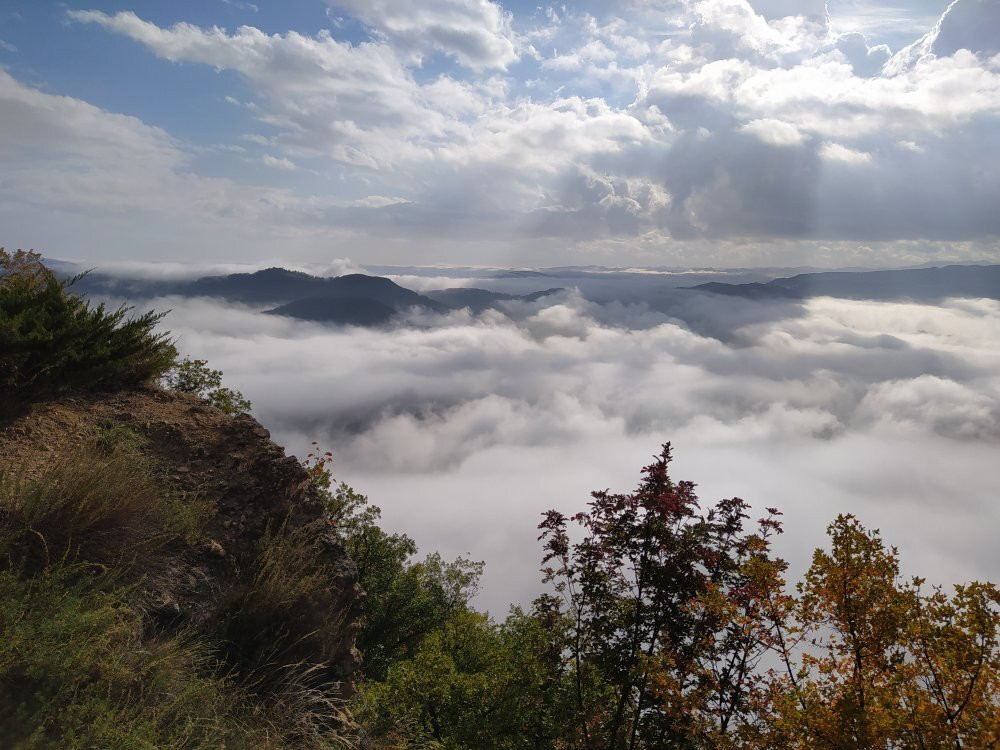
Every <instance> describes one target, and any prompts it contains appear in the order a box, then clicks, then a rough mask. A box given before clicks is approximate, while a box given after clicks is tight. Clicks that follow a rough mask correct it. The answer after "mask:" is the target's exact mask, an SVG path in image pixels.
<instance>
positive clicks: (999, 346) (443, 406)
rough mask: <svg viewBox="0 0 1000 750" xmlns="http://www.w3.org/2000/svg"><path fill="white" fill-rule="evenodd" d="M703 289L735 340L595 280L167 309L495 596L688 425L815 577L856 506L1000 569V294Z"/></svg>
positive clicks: (715, 473)
mask: <svg viewBox="0 0 1000 750" xmlns="http://www.w3.org/2000/svg"><path fill="white" fill-rule="evenodd" d="M477 283H479V282H477ZM696 298H697V299H700V300H701V301H702V306H701V309H700V310H698V311H697V312H693V313H692V312H691V308H692V307H695V306H696V305H695V303H694V302H693V299H694V298H691V299H685V300H684V301H683V303H682V304H679V305H678V308H677V309H678V310H680V311H685V312H686V313H687V314H688V315H689V317H692V319H699V320H698V321H697V322H696V323H695V325H696V326H697V328H698V329H701V330H708V329H711V328H713V327H714V328H717V329H729V330H730V336H729V338H728V342H727V341H724V340H720V339H718V338H713V337H711V336H707V335H702V334H700V333H697V332H696V329H695V325H692V324H691V323H683V322H681V321H680V320H679V319H678V318H676V317H673V316H671V315H670V314H669V313H666V314H665V313H662V312H657V311H655V310H652V309H650V308H649V306H648V305H646V304H642V303H640V304H635V305H620V304H619V305H606V306H601V305H595V304H593V303H592V302H588V301H587V300H586V299H585V298H583V296H581V295H580V294H578V293H575V292H569V293H567V294H564V295H563V296H560V297H557V298H555V299H553V300H551V302H552V304H544V303H542V304H533V305H525V306H514V307H511V308H510V309H509V310H508V313H507V314H504V313H501V312H496V311H493V312H489V313H486V314H484V315H482V316H479V317H473V316H469V315H467V314H462V313H455V314H451V315H449V316H446V317H427V318H423V319H421V321H420V323H421V325H420V327H409V326H404V327H400V328H396V329H392V330H361V329H350V328H347V329H331V328H324V327H321V326H318V325H314V324H308V323H302V322H296V321H292V320H288V319H283V318H274V317H270V316H261V315H259V314H257V313H255V312H253V311H250V310H246V309H244V308H239V307H231V306H226V307H224V306H220V305H218V304H217V303H214V302H209V301H199V300H185V301H184V303H183V304H181V303H180V301H176V300H161V301H159V302H157V303H156V306H157V307H160V308H166V307H170V308H172V309H173V310H174V312H172V313H171V314H170V316H169V317H168V319H167V321H166V325H167V326H168V327H169V328H170V329H171V330H172V331H173V332H174V333H175V334H178V335H179V336H180V343H179V346H180V348H181V349H182V351H184V352H185V353H188V354H191V355H193V356H201V357H208V358H209V359H210V361H211V362H212V365H213V366H215V367H219V368H221V369H222V370H223V371H224V372H225V373H226V380H227V382H228V383H229V384H231V385H232V386H234V387H237V388H239V389H241V390H242V391H244V392H245V393H246V395H247V396H248V397H250V399H251V400H252V401H253V402H254V405H255V414H256V415H257V416H258V417H259V418H260V419H261V420H262V421H263V422H264V423H265V424H266V425H267V426H268V427H269V428H270V429H271V430H272V433H273V434H274V435H275V437H276V439H278V440H279V441H280V442H283V443H285V444H287V445H288V446H289V447H290V448H291V450H292V451H293V452H294V451H303V450H305V449H306V448H307V447H308V446H309V445H310V442H311V441H312V440H318V441H320V442H321V444H323V445H324V447H325V448H329V449H332V450H333V451H334V453H335V456H336V462H337V463H336V464H335V469H336V473H337V475H338V477H340V478H343V479H345V480H347V481H349V482H351V483H352V484H354V485H356V486H357V487H358V489H360V490H362V491H365V492H368V493H370V495H371V496H372V500H373V501H374V502H376V503H377V504H379V505H381V506H382V507H383V508H384V509H385V517H386V519H387V521H388V523H389V524H390V525H391V526H392V527H393V528H395V529H400V530H406V531H407V532H409V533H412V534H415V536H416V538H417V540H418V542H419V543H420V544H421V545H422V547H424V548H425V549H428V550H430V549H436V548H439V549H442V550H443V551H444V552H446V553H448V554H458V553H462V552H471V553H472V554H473V555H474V556H477V557H478V556H483V557H485V558H486V560H487V563H488V569H487V570H488V573H487V579H486V582H487V586H486V595H485V596H486V598H485V600H484V601H485V603H486V604H487V605H488V606H490V607H491V608H492V609H493V610H494V611H496V612H500V611H502V610H503V609H504V607H505V603H506V602H507V601H509V600H510V599H511V598H515V599H518V600H520V601H526V600H527V599H529V598H530V596H531V595H532V594H533V593H534V592H535V591H536V590H537V580H538V578H537V575H536V570H537V560H538V550H537V549H536V547H535V541H534V540H535V534H534V533H533V530H534V525H535V524H536V523H537V519H538V514H539V513H540V512H541V511H542V510H545V509H546V508H548V507H552V506H557V507H560V508H561V509H563V510H565V511H573V510H578V509H580V508H581V507H582V504H583V503H584V502H585V501H586V498H587V493H588V492H589V491H590V490H592V489H597V488H602V487H612V488H614V489H628V488H630V487H631V486H633V485H634V483H635V481H636V479H637V471H638V468H639V467H640V466H641V465H642V464H643V462H644V457H646V456H648V455H649V454H650V453H652V452H653V451H655V449H656V448H657V446H658V444H659V443H660V442H661V441H663V440H667V439H670V440H673V441H674V444H675V449H676V454H677V456H678V464H677V476H678V477H684V478H690V479H693V480H695V481H697V482H699V483H700V488H701V494H702V497H704V498H706V499H717V498H719V497H723V496H731V495H740V496H742V497H745V498H747V499H748V500H750V501H751V502H753V503H754V504H755V505H756V506H757V507H763V506H765V505H777V506H778V507H780V508H782V510H784V511H785V514H786V516H785V518H786V521H787V524H788V529H789V532H790V533H789V534H787V535H785V539H786V542H785V544H784V546H783V548H782V552H783V553H784V554H786V555H788V556H789V558H790V559H791V560H792V563H793V570H794V571H795V572H796V574H797V573H799V572H801V570H803V569H804V568H805V566H806V565H807V564H808V558H809V553H810V551H811V549H812V547H813V546H815V545H818V544H820V543H822V533H823V528H824V526H825V524H826V523H828V522H829V521H830V520H831V519H832V517H833V516H834V515H835V514H836V513H837V512H853V513H856V514H858V515H859V516H860V517H861V518H862V519H863V520H864V521H865V522H867V523H869V524H871V525H872V526H881V527H882V528H883V529H884V530H885V531H886V532H887V534H889V535H890V541H892V542H893V543H898V544H900V545H901V546H902V547H903V554H904V560H905V561H906V562H907V563H908V564H909V565H910V566H912V567H911V568H910V570H912V571H913V572H914V573H921V574H929V575H931V577H932V578H934V577H935V576H940V577H941V580H952V579H953V580H962V579H965V578H970V577H974V576H980V577H983V576H989V575H990V574H991V572H992V571H991V569H990V565H991V559H992V555H993V547H994V540H993V539H992V537H991V535H990V534H989V533H987V532H986V530H987V529H992V528H995V526H996V523H997V522H998V521H1000V516H998V515H997V513H998V511H997V508H996V506H995V503H994V502H993V498H994V494H995V492H994V490H995V484H996V480H997V475H996V469H995V453H996V450H997V448H998V443H1000V431H998V429H997V425H998V424H1000V397H998V394H1000V388H998V386H1000V381H998V379H997V376H996V373H997V372H998V371H1000V356H998V354H997V353H998V352H1000V340H998V338H997V337H998V332H1000V325H998V323H1000V305H998V303H996V302H995V301H987V300H954V301H950V302H948V303H946V304H944V305H941V306H937V307H935V306H926V305H916V304H902V303H875V302H853V301H845V300H833V299H816V300H811V301H809V302H808V303H806V304H805V306H804V307H797V306H791V307H789V306H784V305H771V304H770V303H752V302H747V301H744V300H724V299H721V298H717V297H714V296H710V295H697V297H696ZM275 383H281V384H282V387H280V388H275V387H274V384H275ZM963 532H964V533H963Z"/></svg>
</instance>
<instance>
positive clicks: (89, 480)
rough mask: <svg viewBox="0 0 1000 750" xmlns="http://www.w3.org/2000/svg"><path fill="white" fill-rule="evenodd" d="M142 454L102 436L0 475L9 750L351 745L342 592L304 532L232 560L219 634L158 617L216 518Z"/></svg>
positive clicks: (113, 429) (130, 441)
mask: <svg viewBox="0 0 1000 750" xmlns="http://www.w3.org/2000/svg"><path fill="white" fill-rule="evenodd" d="M145 449H146V445H145V442H144V439H143V438H142V436H140V435H138V434H137V433H135V432H134V431H132V430H130V429H128V428H126V427H123V426H120V425H112V424H105V425H101V426H99V428H98V430H97V433H96V435H95V436H94V439H93V440H91V441H89V442H88V443H87V444H86V445H85V446H83V447H82V448H81V449H80V450H78V451H77V452H76V453H74V454H72V455H70V456H67V457H66V458H63V459H60V460H56V461H53V462H52V463H51V464H50V465H49V466H47V467H44V470H43V471H42V472H41V473H38V474H35V475H29V473H28V472H26V471H6V472H0V747H3V748H12V749H15V750H28V749H29V748H30V749H34V748H68V749H70V750H75V749H77V748H79V749H80V750H83V749H84V748H97V747H99V748H109V749H116V748H121V749H122V750H125V749H126V748H128V749H131V748H178V749H180V748H185V749H187V748H205V749H206V750H207V749H208V748H212V749H213V750H216V749H217V748H237V749H238V748H248V749H249V748H262V749H263V750H268V749H269V748H274V749H278V748H292V747H294V748H304V749H306V750H314V749H319V748H339V747H346V746H347V745H346V744H344V743H343V741H342V740H341V738H340V732H341V728H342V726H343V723H344V722H343V719H344V716H343V713H342V702H341V701H340V700H338V699H336V698H335V697H334V696H335V695H336V692H335V691H334V690H333V689H332V688H333V687H334V686H332V685H330V684H329V674H330V670H329V661H330V659H331V658H332V657H333V655H334V654H335V653H338V650H337V649H338V648H339V645H340V643H339V640H338V639H342V638H344V637H345V629H344V623H343V612H341V610H340V609H338V606H339V603H338V602H337V601H336V595H337V592H338V591H339V589H336V587H333V586H332V585H331V584H332V582H331V575H332V571H330V570H329V569H328V567H327V566H326V565H324V564H323V563H322V562H320V561H321V559H322V555H321V553H320V552H319V551H318V550H317V548H316V547H315V546H313V544H312V543H310V542H309V541H308V539H306V537H305V536H303V535H301V534H300V533H297V532H290V531H288V530H286V529H285V528H284V527H282V528H281V529H279V530H278V531H277V532H275V533H273V534H269V535H267V537H266V538H265V539H263V540H262V541H261V543H260V545H259V547H258V549H257V550H256V553H255V555H254V556H253V557H252V558H251V559H248V560H241V561H234V562H235V563H236V568H235V569H234V572H233V575H235V576H236V579H235V582H232V581H231V582H230V584H227V585H228V586H230V591H231V601H230V604H231V606H229V607H228V609H227V608H224V609H223V612H222V617H221V619H220V621H219V623H218V628H217V629H214V630H212V631H211V632H199V633H195V632H193V631H191V630H188V629H185V626H184V625H183V624H182V623H183V620H181V621H179V623H181V624H178V623H174V624H172V625H168V626H165V625H163V623H162V622H160V621H158V620H156V618H155V616H154V615H148V614H147V612H146V606H145V605H146V600H147V598H148V597H147V596H146V595H145V591H146V590H148V586H149V584H150V582H151V581H155V580H156V578H157V576H160V575H163V574H164V573H165V571H166V570H167V569H168V568H169V567H170V565H171V564H175V563H176V561H177V560H178V559H181V558H182V556H183V554H184V549H191V548H195V547H197V542H198V541H199V540H200V539H203V538H204V535H205V526H206V523H207V521H208V520H209V517H210V514H211V513H212V508H211V506H210V505H209V504H208V503H206V502H204V501H203V500H199V499H198V498H191V497H183V496H178V495H176V494H175V493H172V492H170V491H165V490H164V485H163V484H162V483H161V482H159V481H158V480H157V467H156V466H154V465H152V464H151V463H150V462H149V461H148V459H146V458H145V455H147V454H146V450H145ZM186 545H190V546H186ZM240 571H242V572H240Z"/></svg>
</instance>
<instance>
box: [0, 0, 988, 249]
mask: <svg viewBox="0 0 1000 750" xmlns="http://www.w3.org/2000/svg"><path fill="white" fill-rule="evenodd" d="M997 39H1000V2H998V0H956V2H954V3H952V5H951V6H949V5H948V4H947V3H946V2H937V1H931V0H920V1H919V2H913V1H909V2H899V1H898V0H897V1H896V2H883V3H868V2H860V0H831V2H829V3H828V4H827V3H824V2H823V1H822V0H794V1H793V0H634V1H632V2H610V1H608V0H590V1H589V2H582V3H573V4H538V3H525V2H519V3H505V4H504V5H503V6H502V7H501V6H500V5H498V4H495V3H492V2H489V0H424V1H422V2H414V1H413V0H328V2H323V1H322V0H315V1H313V0H302V1H301V2H295V3H282V2H266V1H265V0H261V1H260V2H257V3H249V2H246V1H245V0H228V1H227V0H210V1H205V2H171V3H127V2H96V1H95V2H73V3H47V2H16V1H15V2H8V3H6V4H5V5H4V7H3V9H2V10H0V168H2V173H0V244H4V245H7V246H9V247H16V246H32V247H36V248H38V249H40V250H42V251H43V252H45V253H46V254H49V255H52V256H58V257H68V258H78V259H83V260H107V259H139V260H206V259H211V260H213V261H227V262H232V261H236V262H251V263H253V262H258V261H259V262H265V261H274V260H277V261H280V260H288V261H300V262H301V261H314V262H315V261H323V260H327V259H330V258H334V257H345V256H349V257H351V258H352V259H353V260H355V261H356V262H361V263H366V262H367V263H400V264H421V263H425V264H426V263H450V264H470V265H524V266H543V265H553V264H589V263H599V264H605V265H618V266H632V265H646V266H663V265H666V266H685V265H715V266H749V265H820V266H831V267H833V266H848V265H871V266H880V265H906V264H910V263H921V262H927V261H938V260H939V261H949V260H970V259H986V260H994V261H996V260H1000V250H998V243H997V237H998V235H1000V218H998V214H997V212H996V211H995V208H994V207H995V206H996V205H997V204H998V203H1000V136H998V133H1000V127H998V118H1000V56H998V52H1000V47H998V42H997Z"/></svg>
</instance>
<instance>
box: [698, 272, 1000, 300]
mask: <svg viewBox="0 0 1000 750" xmlns="http://www.w3.org/2000/svg"><path fill="white" fill-rule="evenodd" d="M691 288H692V289H697V290H700V291H703V292H712V293H714V294H725V295H728V296H734V297H746V298H749V299H806V298H808V297H841V298H845V299H871V300H907V299H908V300H915V301H920V302H936V301H939V300H942V299H946V298H948V297H985V298H987V299H1000V265H996V266H943V267H941V268H908V269H903V270H898V271H827V272H821V273H803V274H799V275H797V276H791V277H789V278H784V279H775V280H774V281H769V282H767V283H766V284H759V283H754V284H722V283H718V282H710V283H708V284H699V285H698V286H695V287H691Z"/></svg>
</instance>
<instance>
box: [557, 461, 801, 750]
mask: <svg viewBox="0 0 1000 750" xmlns="http://www.w3.org/2000/svg"><path fill="white" fill-rule="evenodd" d="M670 461H671V453H670V444H669V443H668V444H665V445H664V446H663V449H662V451H661V452H660V454H659V455H658V456H656V458H655V461H654V463H652V464H650V465H649V466H647V467H645V468H644V469H643V479H642V481H641V482H640V484H639V486H638V488H637V489H636V490H635V491H634V492H632V493H630V494H612V493H610V492H608V491H600V492H594V493H593V495H592V498H593V499H592V500H591V502H590V508H589V511H588V512H585V513H579V514H577V515H576V516H574V517H573V519H572V520H573V521H574V522H576V523H577V524H579V525H580V526H581V527H582V529H583V532H584V534H585V536H584V538H583V539H582V540H581V541H579V542H577V543H575V544H572V543H571V541H570V532H569V529H568V520H569V519H567V518H566V517H565V516H563V515H562V514H561V513H558V512H556V511H549V512H548V513H547V514H546V515H545V519H544V520H543V522H542V523H541V525H540V526H539V528H540V529H541V531H542V534H541V536H540V539H541V540H543V541H544V545H545V551H546V554H545V558H544V564H545V565H546V566H547V567H546V568H545V569H544V571H545V580H546V581H549V582H553V583H554V584H555V587H556V591H557V592H558V593H559V594H561V595H562V596H563V597H564V599H565V612H566V615H567V616H568V618H569V620H570V622H571V624H570V627H569V634H568V642H567V654H568V659H569V662H570V671H571V673H572V680H573V682H574V704H575V705H574V721H573V726H572V727H568V728H567V730H568V738H567V739H568V742H569V744H570V746H572V747H580V748H610V749H613V750H617V749H618V748H629V749H630V750H631V749H633V748H642V747H645V748H658V747H677V748H682V747H714V746H718V745H719V744H720V742H721V741H722V740H721V739H720V738H726V737H728V736H730V735H734V734H735V733H736V732H737V731H738V730H739V729H741V728H742V726H743V725H744V724H746V723H748V722H750V721H752V719H753V706H754V703H755V700H754V697H755V694H756V692H757V691H758V689H759V688H758V684H759V683H758V682H757V681H756V680H755V670H756V667H757V664H758V662H759V660H760V659H761V657H762V656H763V655H764V654H765V653H766V652H767V650H768V649H769V648H770V646H771V643H770V635H769V634H770V629H769V628H768V627H767V626H766V625H765V624H764V623H763V620H762V617H761V613H762V612H763V610H764V607H765V604H766V602H767V601H768V598H769V595H770V592H771V590H772V589H774V588H776V587H780V586H781V585H782V583H783V581H782V579H781V572H782V571H783V569H784V563H782V562H781V561H780V560H775V559H773V558H771V556H770V550H769V539H770V537H771V535H773V534H774V533H778V532H780V524H779V523H778V521H777V520H776V516H777V511H773V510H771V511H769V514H768V516H766V517H765V518H764V519H762V520H761V521H760V522H759V523H758V526H757V530H756V531H755V532H752V533H751V532H749V531H747V530H746V529H745V528H744V521H745V520H746V519H747V518H748V516H747V513H746V511H747V510H748V506H747V504H746V503H745V502H743V501H742V500H740V499H738V498H733V499H730V500H724V501H722V502H720V503H718V504H717V505H716V506H715V507H714V508H711V509H710V510H709V511H708V512H707V513H703V512H701V510H700V508H699V505H698V498H697V495H696V494H695V485H694V484H693V483H691V482H676V483H675V482H674V481H673V480H672V479H671V478H670V476H669V473H668V466H669V464H670Z"/></svg>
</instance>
